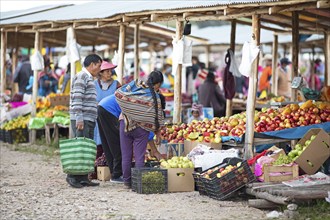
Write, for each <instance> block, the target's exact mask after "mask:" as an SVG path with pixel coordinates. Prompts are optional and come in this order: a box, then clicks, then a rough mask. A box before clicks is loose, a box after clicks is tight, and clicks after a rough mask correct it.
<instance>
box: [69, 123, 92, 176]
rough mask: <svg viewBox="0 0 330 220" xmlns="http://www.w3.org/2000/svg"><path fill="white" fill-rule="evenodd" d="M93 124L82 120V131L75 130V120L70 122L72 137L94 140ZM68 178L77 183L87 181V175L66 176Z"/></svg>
mask: <svg viewBox="0 0 330 220" xmlns="http://www.w3.org/2000/svg"><path fill="white" fill-rule="evenodd" d="M95 124H96V123H95V122H92V121H86V120H84V129H83V130H77V128H76V120H71V128H72V132H73V135H74V137H86V138H89V139H92V140H93V138H94V128H95ZM68 177H69V178H74V179H76V180H77V181H87V180H88V175H71V174H68Z"/></svg>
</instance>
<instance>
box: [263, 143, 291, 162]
mask: <svg viewBox="0 0 330 220" xmlns="http://www.w3.org/2000/svg"><path fill="white" fill-rule="evenodd" d="M267 151H273V153H272V154H270V155H269V157H271V158H274V159H275V160H277V158H278V157H279V156H280V155H281V154H282V155H284V156H285V155H286V154H285V151H284V150H283V149H281V148H278V147H276V146H272V147H271V148H269V149H268V150H267Z"/></svg>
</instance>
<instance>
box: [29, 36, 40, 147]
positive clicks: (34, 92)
mask: <svg viewBox="0 0 330 220" xmlns="http://www.w3.org/2000/svg"><path fill="white" fill-rule="evenodd" d="M39 46H40V33H39V31H36V32H35V39H34V53H37V52H40V48H39ZM39 71H40V70H34V71H33V89H32V111H31V118H34V117H36V114H37V96H38V72H39ZM30 142H31V143H32V144H34V143H35V142H36V130H35V129H32V131H31V139H30Z"/></svg>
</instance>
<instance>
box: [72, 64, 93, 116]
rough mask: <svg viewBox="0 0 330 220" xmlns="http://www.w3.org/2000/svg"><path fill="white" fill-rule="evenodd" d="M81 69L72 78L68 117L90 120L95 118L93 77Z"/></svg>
mask: <svg viewBox="0 0 330 220" xmlns="http://www.w3.org/2000/svg"><path fill="white" fill-rule="evenodd" d="M85 71H86V70H85V69H83V70H82V71H81V72H79V73H78V74H77V75H76V76H75V77H74V79H73V83H72V88H71V96H70V119H71V120H76V121H83V120H87V121H92V122H95V121H96V118H97V101H96V88H95V83H94V80H93V77H92V76H91V75H90V74H89V73H87V72H85Z"/></svg>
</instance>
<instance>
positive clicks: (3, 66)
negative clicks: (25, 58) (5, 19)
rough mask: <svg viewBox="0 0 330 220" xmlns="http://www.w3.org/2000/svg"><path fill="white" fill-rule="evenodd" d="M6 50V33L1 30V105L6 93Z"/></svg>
mask: <svg viewBox="0 0 330 220" xmlns="http://www.w3.org/2000/svg"><path fill="white" fill-rule="evenodd" d="M6 50H7V32H6V31H5V29H4V28H1V96H0V97H1V101H0V102H1V103H4V102H5V100H4V94H5V91H6Z"/></svg>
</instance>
